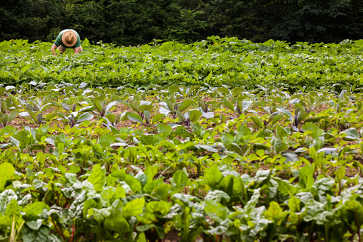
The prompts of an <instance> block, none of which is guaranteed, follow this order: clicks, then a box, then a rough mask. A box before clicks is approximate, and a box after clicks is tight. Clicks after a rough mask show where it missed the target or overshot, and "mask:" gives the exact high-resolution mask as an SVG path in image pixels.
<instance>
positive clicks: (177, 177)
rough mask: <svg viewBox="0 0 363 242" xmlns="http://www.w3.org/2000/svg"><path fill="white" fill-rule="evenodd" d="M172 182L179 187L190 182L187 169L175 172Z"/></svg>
mask: <svg viewBox="0 0 363 242" xmlns="http://www.w3.org/2000/svg"><path fill="white" fill-rule="evenodd" d="M171 182H172V184H173V186H175V187H177V188H181V187H185V186H186V185H187V184H188V182H189V179H188V174H187V173H186V171H185V170H178V171H177V172H175V173H174V175H173V178H172V179H171Z"/></svg>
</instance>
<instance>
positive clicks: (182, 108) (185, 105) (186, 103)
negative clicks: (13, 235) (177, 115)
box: [178, 99, 193, 112]
mask: <svg viewBox="0 0 363 242" xmlns="http://www.w3.org/2000/svg"><path fill="white" fill-rule="evenodd" d="M192 104H193V100H192V99H185V100H184V101H183V102H182V103H180V104H179V106H178V110H179V112H184V111H185V110H187V109H188V108H189V107H190V106H191V105H192Z"/></svg>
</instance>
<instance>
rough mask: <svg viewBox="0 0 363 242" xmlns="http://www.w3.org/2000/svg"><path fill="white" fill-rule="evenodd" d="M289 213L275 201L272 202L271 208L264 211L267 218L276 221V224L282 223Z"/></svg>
mask: <svg viewBox="0 0 363 242" xmlns="http://www.w3.org/2000/svg"><path fill="white" fill-rule="evenodd" d="M287 214H288V212H286V211H283V210H282V208H281V207H280V205H279V204H278V203H277V202H275V201H272V202H270V206H269V208H268V209H267V210H266V211H265V213H264V215H265V216H266V218H267V219H269V220H271V221H274V223H275V225H276V226H280V225H281V223H282V222H283V220H284V219H285V217H286V215H287Z"/></svg>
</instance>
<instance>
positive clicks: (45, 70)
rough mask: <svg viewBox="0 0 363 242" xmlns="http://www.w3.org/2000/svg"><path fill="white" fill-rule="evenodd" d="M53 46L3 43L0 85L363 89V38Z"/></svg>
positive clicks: (295, 89)
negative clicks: (62, 49)
mask: <svg viewBox="0 0 363 242" xmlns="http://www.w3.org/2000/svg"><path fill="white" fill-rule="evenodd" d="M50 46H51V44H50V43H45V42H35V43H28V42H27V41H24V40H11V41H3V42H1V43H0V55H1V56H2V57H3V58H1V60H0V68H1V72H0V83H4V84H7V85H10V84H12V85H17V84H19V83H24V82H28V83H29V82H31V81H36V82H39V81H42V82H55V83H60V82H69V83H81V82H87V83H89V84H91V85H92V86H108V87H111V86H112V87H120V86H125V85H126V86H129V87H135V86H151V87H153V86H155V85H161V86H164V87H165V86H169V85H174V84H181V85H185V84H188V85H196V84H197V85H204V86H221V85H228V86H233V87H235V86H243V87H245V88H247V89H253V88H256V87H257V86H264V87H284V88H288V89H289V90H290V91H298V90H314V89H320V88H329V89H335V90H342V89H346V88H351V89H353V90H359V89H360V88H361V87H362V66H363V65H362V48H363V47H362V41H361V40H357V41H350V40H346V41H343V42H341V43H339V44H323V43H319V44H307V43H296V44H293V45H290V44H288V43H285V42H281V41H272V40H270V41H267V42H265V43H253V42H250V41H247V40H238V39H236V38H223V39H220V38H213V37H211V38H209V39H208V40H204V41H201V42H196V43H193V44H181V43H177V42H166V43H162V44H149V45H142V46H137V47H116V46H113V45H108V44H102V43H100V44H98V45H90V44H89V43H88V41H87V40H86V41H83V47H84V49H85V51H84V52H82V53H81V54H80V55H77V56H71V55H69V54H65V55H62V56H52V55H51V54H50V51H49V49H50Z"/></svg>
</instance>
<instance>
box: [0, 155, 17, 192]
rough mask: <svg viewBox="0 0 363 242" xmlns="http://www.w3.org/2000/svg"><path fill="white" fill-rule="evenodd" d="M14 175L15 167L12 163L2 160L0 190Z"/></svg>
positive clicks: (0, 165)
mask: <svg viewBox="0 0 363 242" xmlns="http://www.w3.org/2000/svg"><path fill="white" fill-rule="evenodd" d="M14 175H15V169H14V167H13V165H12V164H10V163H8V162H4V163H1V164H0V191H2V190H4V188H5V185H6V183H7V181H9V180H11V179H12V178H13V177H14Z"/></svg>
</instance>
